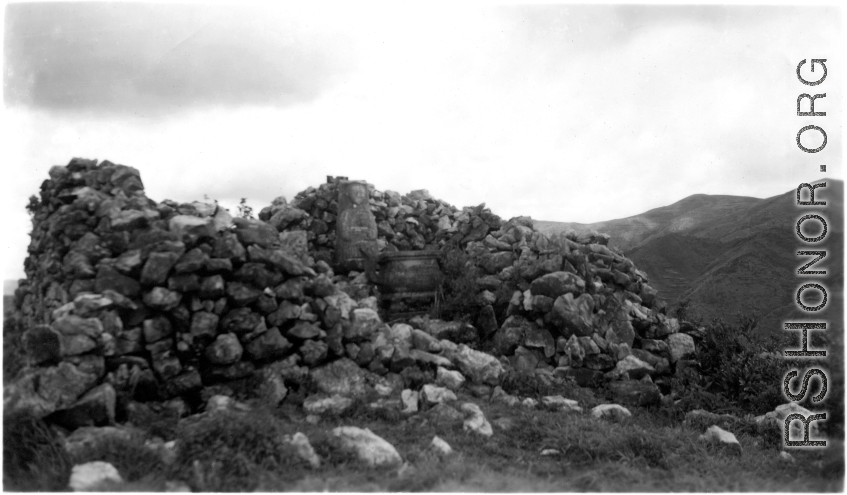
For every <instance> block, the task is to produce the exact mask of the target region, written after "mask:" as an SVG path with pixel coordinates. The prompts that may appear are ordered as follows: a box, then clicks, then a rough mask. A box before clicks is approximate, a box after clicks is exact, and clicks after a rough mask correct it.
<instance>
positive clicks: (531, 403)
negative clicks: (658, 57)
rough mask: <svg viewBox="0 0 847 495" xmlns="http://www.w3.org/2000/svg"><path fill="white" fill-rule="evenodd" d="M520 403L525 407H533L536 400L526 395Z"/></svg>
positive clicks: (535, 404)
mask: <svg viewBox="0 0 847 495" xmlns="http://www.w3.org/2000/svg"><path fill="white" fill-rule="evenodd" d="M521 405H522V406H524V407H527V408H534V407H536V406H537V405H538V401H537V400H535V399H533V398H532V397H527V398H526V399H524V400H522V401H521Z"/></svg>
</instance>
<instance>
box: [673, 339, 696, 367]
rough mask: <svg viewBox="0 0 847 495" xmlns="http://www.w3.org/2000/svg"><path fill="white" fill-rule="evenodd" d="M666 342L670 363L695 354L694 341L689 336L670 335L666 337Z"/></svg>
mask: <svg viewBox="0 0 847 495" xmlns="http://www.w3.org/2000/svg"><path fill="white" fill-rule="evenodd" d="M666 342H667V343H668V348H669V349H670V358H671V362H672V363H675V362H677V361H679V360H680V359H682V358H684V357H686V356H690V355H692V354H694V353H695V352H696V349H695V348H694V339H693V338H692V337H691V336H690V335H686V334H684V333H672V334H670V335H668V336H667V339H666Z"/></svg>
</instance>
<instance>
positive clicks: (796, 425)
mask: <svg viewBox="0 0 847 495" xmlns="http://www.w3.org/2000/svg"><path fill="white" fill-rule="evenodd" d="M790 414H802V415H803V417H804V418H808V417H809V416H811V415H813V414H815V413H813V412H812V411H809V410H808V409H806V408H805V407H803V406H801V405H799V404H797V403H796V402H789V403H787V404H782V405H779V406H776V409H774V410H773V411H771V412H769V413H766V414H763V415H761V416H757V417H756V418H754V420H755V421H756V423H759V424H762V425H773V426H775V427H777V428H779V431H780V432H784V431H785V418H786V417H788V415H790ZM804 429H805V427H804V426H803V421H801V420H793V421H791V427H790V431H789V433H790V436H789V439H790V440H792V441H794V440H803V431H804ZM819 438H820V429H819V428H818V421H811V422H810V423H809V440H815V439H819Z"/></svg>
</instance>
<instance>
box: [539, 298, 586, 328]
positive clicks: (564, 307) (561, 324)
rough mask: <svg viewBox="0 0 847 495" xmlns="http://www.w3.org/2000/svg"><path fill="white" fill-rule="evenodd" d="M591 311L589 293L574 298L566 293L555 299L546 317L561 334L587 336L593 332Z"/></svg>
mask: <svg viewBox="0 0 847 495" xmlns="http://www.w3.org/2000/svg"><path fill="white" fill-rule="evenodd" d="M593 311H594V298H592V297H591V295H589V294H582V295H580V296H579V297H577V298H576V299H574V297H573V294H571V293H567V294H564V295H562V296H559V297H558V298H557V299H556V302H555V303H554V304H553V310H552V311H551V312H550V313H548V314H547V317H546V318H547V319H548V321H549V323H550V324H551V325H553V326H554V327H555V328H558V329H559V330H560V331H561V332H562V334H563V335H571V334H574V333H575V334H576V335H578V336H588V335H591V334H592V333H593Z"/></svg>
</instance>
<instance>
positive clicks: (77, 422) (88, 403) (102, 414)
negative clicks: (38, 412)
mask: <svg viewBox="0 0 847 495" xmlns="http://www.w3.org/2000/svg"><path fill="white" fill-rule="evenodd" d="M116 398H117V394H116V393H115V389H114V388H113V387H112V385H110V384H108V383H103V384H101V385H98V386H96V387H94V388H93V389H91V390H89V391H88V392H86V393H85V394H84V395H83V396H82V397H81V398H80V399H79V400H77V401H76V402H74V403H73V404H72V405H71V406H70V407H68V408H66V409H62V410H59V411H56V412H54V413H53V414H51V415H50V418H49V419H50V421H52V422H54V423H56V424H58V425H60V426H62V427H63V428H67V429H69V430H74V429H76V428H79V427H83V426H102V425H111V424H114V422H115V400H116Z"/></svg>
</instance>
